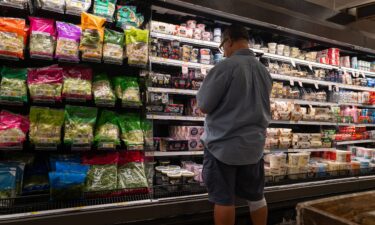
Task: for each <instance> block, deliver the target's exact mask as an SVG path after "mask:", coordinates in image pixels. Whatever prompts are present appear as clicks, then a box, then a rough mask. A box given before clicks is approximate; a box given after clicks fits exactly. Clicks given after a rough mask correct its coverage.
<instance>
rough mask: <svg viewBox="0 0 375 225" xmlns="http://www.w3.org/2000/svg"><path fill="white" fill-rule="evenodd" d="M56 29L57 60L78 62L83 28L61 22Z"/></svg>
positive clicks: (57, 23)
mask: <svg viewBox="0 0 375 225" xmlns="http://www.w3.org/2000/svg"><path fill="white" fill-rule="evenodd" d="M56 27H57V45H56V58H57V59H59V60H62V61H73V62H78V61H79V49H78V47H79V40H80V38H81V28H80V27H79V26H77V25H74V24H70V23H64V22H59V21H57V22H56Z"/></svg>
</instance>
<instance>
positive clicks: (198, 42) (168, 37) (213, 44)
mask: <svg viewBox="0 0 375 225" xmlns="http://www.w3.org/2000/svg"><path fill="white" fill-rule="evenodd" d="M150 35H151V37H155V38H161V39H166V40H176V41H180V42H183V43H187V44H194V45H200V46H203V47H212V48H219V45H220V43H217V42H213V41H203V40H197V39H193V38H185V37H180V36H176V35H170V34H162V33H158V32H150Z"/></svg>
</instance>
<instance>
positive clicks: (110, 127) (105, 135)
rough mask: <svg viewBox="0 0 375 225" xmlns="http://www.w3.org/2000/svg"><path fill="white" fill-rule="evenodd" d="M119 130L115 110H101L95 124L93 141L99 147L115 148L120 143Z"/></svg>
mask: <svg viewBox="0 0 375 225" xmlns="http://www.w3.org/2000/svg"><path fill="white" fill-rule="evenodd" d="M119 136H120V130H119V127H118V118H117V115H116V113H115V112H113V111H109V110H103V111H102V112H101V114H100V117H99V121H98V123H97V125H96V131H95V142H96V143H97V145H98V146H99V147H101V148H115V147H116V145H119V144H120V140H119Z"/></svg>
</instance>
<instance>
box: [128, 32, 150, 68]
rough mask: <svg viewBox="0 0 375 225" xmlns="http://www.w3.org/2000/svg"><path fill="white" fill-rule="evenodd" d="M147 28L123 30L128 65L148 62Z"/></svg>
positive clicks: (140, 64) (143, 64) (141, 64)
mask: <svg viewBox="0 0 375 225" xmlns="http://www.w3.org/2000/svg"><path fill="white" fill-rule="evenodd" d="M148 34H149V31H148V30H140V29H135V28H132V29H130V30H125V39H126V56H127V57H128V63H129V64H130V65H139V66H146V65H147V62H148Z"/></svg>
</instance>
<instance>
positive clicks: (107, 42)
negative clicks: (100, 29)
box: [103, 29, 125, 64]
mask: <svg viewBox="0 0 375 225" xmlns="http://www.w3.org/2000/svg"><path fill="white" fill-rule="evenodd" d="M124 39H125V37H124V34H123V33H122V32H117V31H114V30H110V29H105V32H104V46H103V60H104V62H106V63H115V64H122V62H123V59H124V44H125V42H124Z"/></svg>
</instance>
